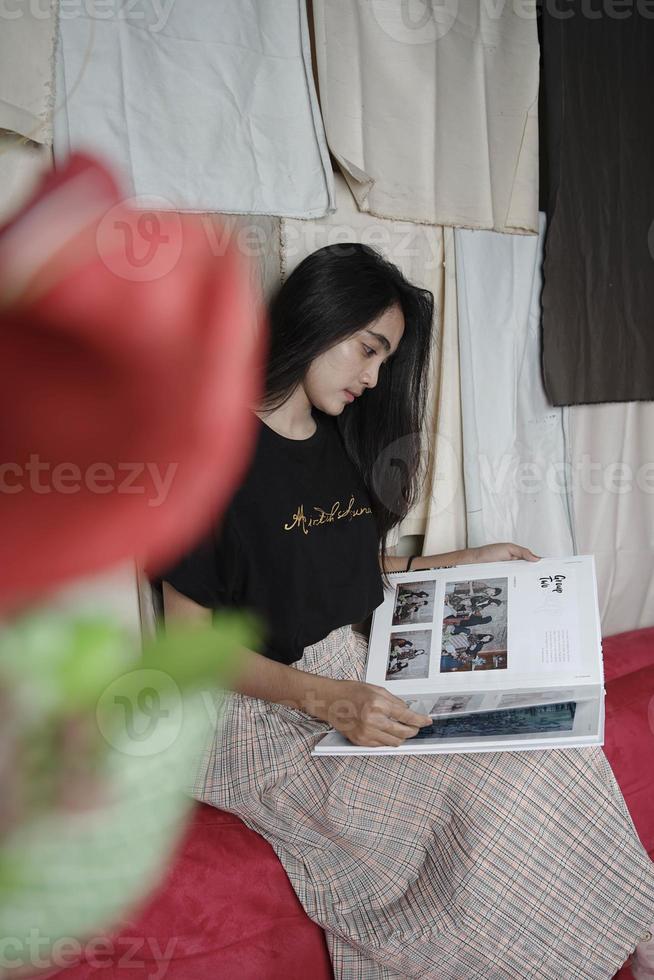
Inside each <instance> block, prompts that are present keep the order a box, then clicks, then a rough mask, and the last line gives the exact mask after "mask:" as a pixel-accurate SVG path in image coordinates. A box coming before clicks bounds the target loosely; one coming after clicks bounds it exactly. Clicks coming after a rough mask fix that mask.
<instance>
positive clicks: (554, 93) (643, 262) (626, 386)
mask: <svg viewBox="0 0 654 980" xmlns="http://www.w3.org/2000/svg"><path fill="white" fill-rule="evenodd" d="M541 27H542V68H543V91H542V93H541V96H542V98H541V108H544V113H545V115H544V119H543V120H542V123H543V125H542V127H541V136H542V137H544V145H543V146H542V147H541V152H542V153H543V154H544V156H543V164H544V165H543V166H542V168H541V174H542V175H543V174H545V175H546V180H547V192H546V198H545V199H546V210H547V215H548V233H547V238H546V243H545V262H544V267H543V279H544V286H543V292H542V307H543V375H544V382H545V388H546V391H547V393H548V396H549V398H550V400H551V401H552V403H553V404H554V405H579V404H588V403H592V402H620V401H636V400H641V399H645V400H653V399H654V3H644V2H642V0H640V2H637V0H634V2H633V3H631V4H630V3H629V2H628V0H627V2H624V0H621V2H620V3H617V2H607V0H573V2H569V0H558V2H554V0H548V2H547V3H544V4H543V9H542V24H541Z"/></svg>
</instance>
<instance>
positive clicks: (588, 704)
mask: <svg viewBox="0 0 654 980" xmlns="http://www.w3.org/2000/svg"><path fill="white" fill-rule="evenodd" d="M603 740H604V696H603V690H601V694H600V696H598V697H595V698H592V699H589V700H585V701H577V702H575V701H565V702H559V703H557V704H548V705H540V706H535V707H527V708H508V709H505V710H502V711H490V712H484V713H481V714H472V715H462V716H459V717H451V718H437V719H434V721H433V722H432V725H430V726H428V727H426V728H422V729H421V730H420V732H419V733H418V734H417V735H416V736H414V737H413V738H408V739H406V740H405V741H404V742H402V744H401V745H399V746H397V747H392V746H388V747H383V748H370V747H368V746H365V745H353V744H352V743H351V742H349V741H348V740H347V739H346V738H345V737H344V736H343V735H341V734H340V732H336V731H332V732H329V733H328V734H327V735H325V736H324V737H323V738H322V739H321V740H320V741H319V742H318V743H317V745H316V746H315V748H314V750H313V752H312V755H418V754H421V753H438V754H445V753H457V752H466V753H467V752H524V751H527V750H533V749H548V748H549V749H553V748H578V747H581V746H586V745H601V744H602V743H603Z"/></svg>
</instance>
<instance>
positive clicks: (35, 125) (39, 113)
mask: <svg viewBox="0 0 654 980" xmlns="http://www.w3.org/2000/svg"><path fill="white" fill-rule="evenodd" d="M2 8H3V9H2V10H1V11H0V23H1V24H2V29H1V30H0V69H1V71H2V88H1V89H0V129H6V130H9V132H13V133H18V134H19V135H20V136H25V137H26V138H27V139H29V140H32V142H34V143H43V144H45V145H46V146H49V145H50V144H51V142H52V113H53V109H54V80H53V71H54V44H55V33H56V21H57V8H58V2H57V0H41V3H15V4H10V5H7V4H3V5H2Z"/></svg>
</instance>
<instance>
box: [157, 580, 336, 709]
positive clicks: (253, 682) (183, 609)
mask: <svg viewBox="0 0 654 980" xmlns="http://www.w3.org/2000/svg"><path fill="white" fill-rule="evenodd" d="M163 597H164V615H165V617H166V622H171V621H172V620H178V621H184V622H190V621H196V622H204V623H207V622H210V621H211V615H212V613H211V610H210V609H205V607H204V606H200V605H199V604H198V603H197V602H194V601H193V599H189V598H188V596H185V595H182V594H181V593H180V592H177V590H176V589H174V588H173V587H172V585H170V584H169V583H168V582H164V583H163ZM239 656H240V657H241V659H242V670H241V671H239V674H238V677H237V679H236V682H235V683H234V689H235V690H236V691H238V692H239V693H240V694H247V695H249V697H252V698H263V700H264V701H274V702H275V703H276V704H288V705H290V706H291V707H294V708H300V710H302V711H306V712H307V714H311V715H314V716H315V717H319V715H316V714H315V709H316V708H318V707H319V705H318V704H317V702H318V701H319V700H320V698H321V697H322V699H323V700H325V699H326V697H327V694H328V691H329V690H330V688H331V686H332V685H333V684H334V683H335V682H334V681H333V680H332V679H331V678H329V677H317V676H316V675H315V674H313V675H312V674H306V673H305V672H304V671H299V670H295V669H294V668H293V667H288V666H287V665H286V664H280V663H277V661H275V660H271V659H270V658H269V657H264V656H262V655H261V654H260V653H256V652H255V651H254V650H250V649H249V648H248V647H243V648H242V649H241V651H240V654H239ZM309 705H310V706H311V708H312V709H313V710H309Z"/></svg>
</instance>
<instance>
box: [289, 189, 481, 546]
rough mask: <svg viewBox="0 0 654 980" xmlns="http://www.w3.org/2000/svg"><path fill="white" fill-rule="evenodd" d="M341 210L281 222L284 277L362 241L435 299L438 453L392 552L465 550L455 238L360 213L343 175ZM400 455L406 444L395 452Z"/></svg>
mask: <svg viewBox="0 0 654 980" xmlns="http://www.w3.org/2000/svg"><path fill="white" fill-rule="evenodd" d="M335 190H336V204H337V210H336V212H335V213H334V214H329V215H327V216H326V217H324V218H319V219H314V220H311V221H299V220H294V219H282V222H281V264H282V269H283V271H284V275H288V274H289V273H291V272H292V271H293V269H294V268H295V266H296V265H298V264H299V263H300V262H301V261H302V259H304V258H305V257H306V256H307V255H309V254H310V253H311V252H314V251H315V250H316V249H318V248H322V247H323V246H324V245H331V244H336V243H343V242H352V241H355V242H362V243H363V244H365V245H369V246H371V247H372V248H376V249H378V250H379V251H380V252H382V253H383V255H384V256H385V257H386V258H388V259H390V261H391V262H394V263H395V264H396V265H397V266H398V267H399V268H400V269H401V270H402V272H403V273H404V275H405V276H406V277H407V278H408V279H410V280H411V281H412V282H415V283H416V285H418V286H422V287H424V288H427V289H430V290H431V291H432V292H433V293H434V297H435V309H436V312H435V323H434V332H433V346H432V351H431V386H430V391H429V397H428V404H427V411H426V415H425V419H424V425H423V435H424V437H425V442H426V441H427V440H429V441H430V442H431V443H432V445H433V446H435V454H432V455H431V456H429V457H428V458H427V459H426V460H425V466H426V470H427V474H428V478H427V480H426V482H425V486H424V491H423V494H422V497H421V499H420V500H419V501H418V503H417V504H416V506H415V507H414V508H413V509H412V510H411V511H410V512H409V514H407V516H406V517H405V519H404V520H403V521H402V522H401V524H399V525H398V526H397V527H396V528H394V530H393V532H392V534H391V536H390V537H389V546H391V547H392V546H395V545H397V543H398V542H399V541H400V539H401V538H402V537H404V536H406V535H411V536H419V537H422V536H424V548H425V549H427V550H426V551H425V553H438V552H442V551H452V550H454V549H456V548H462V547H465V498H464V493H463V471H462V455H463V454H462V448H461V409H460V402H459V351H458V335H457V320H456V277H455V270H454V233H453V232H452V231H451V230H450V229H445V232H444V231H443V229H442V228H438V227H434V226H431V225H426V224H420V225H418V224H412V223H411V222H406V221H391V220H388V219H383V218H376V217H372V216H371V215H368V214H362V213H361V212H360V211H359V210H358V209H357V207H356V205H355V202H354V200H353V198H352V195H351V194H350V192H349V190H348V188H347V185H346V183H345V181H344V179H343V177H341V176H340V175H337V176H336V179H335ZM389 452H391V453H392V454H393V455H398V453H401V452H402V446H395V447H389Z"/></svg>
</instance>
